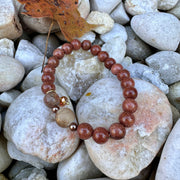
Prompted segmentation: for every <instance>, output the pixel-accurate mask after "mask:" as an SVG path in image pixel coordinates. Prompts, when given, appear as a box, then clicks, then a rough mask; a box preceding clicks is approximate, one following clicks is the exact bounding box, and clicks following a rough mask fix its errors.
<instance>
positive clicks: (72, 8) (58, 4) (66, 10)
mask: <svg viewBox="0 0 180 180" xmlns="http://www.w3.org/2000/svg"><path fill="white" fill-rule="evenodd" d="M18 1H19V2H20V3H21V4H24V5H25V6H24V8H25V10H26V12H23V14H26V15H28V16H31V17H36V18H40V17H49V18H51V19H53V20H56V21H57V22H58V24H59V26H60V29H61V32H62V33H63V35H64V36H65V38H66V39H67V40H68V41H71V40H72V39H74V38H76V37H81V36H82V35H84V34H85V33H86V32H89V31H90V30H92V29H93V28H95V27H97V25H94V24H89V23H87V22H86V20H85V19H83V18H82V17H81V16H80V13H79V11H78V9H77V7H78V0H18Z"/></svg>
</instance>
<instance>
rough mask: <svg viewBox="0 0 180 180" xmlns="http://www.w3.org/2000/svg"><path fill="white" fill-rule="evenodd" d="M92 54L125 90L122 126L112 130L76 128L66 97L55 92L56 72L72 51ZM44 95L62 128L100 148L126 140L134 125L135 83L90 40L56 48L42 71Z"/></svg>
mask: <svg viewBox="0 0 180 180" xmlns="http://www.w3.org/2000/svg"><path fill="white" fill-rule="evenodd" d="M80 48H82V49H83V50H86V51H88V50H90V52H91V53H92V55H94V56H97V57H98V59H99V61H101V62H104V66H105V67H106V68H107V69H109V70H110V71H111V72H112V74H114V75H116V76H117V79H118V80H119V81H120V82H121V87H122V89H123V96H124V98H125V100H124V101H123V103H122V109H123V112H122V113H121V114H120V115H119V122H117V123H113V124H111V126H110V128H109V130H107V129H105V128H104V127H97V128H95V129H93V127H92V126H91V125H90V124H88V123H81V124H79V125H78V124H77V123H75V122H74V119H75V115H74V112H73V111H72V110H71V109H69V108H65V105H66V104H68V98H67V97H66V96H62V97H59V96H58V94H57V93H56V92H55V85H54V81H55V76H54V74H55V68H56V67H57V66H58V65H59V62H60V60H61V59H62V58H63V57H64V55H68V54H71V52H72V51H73V50H79V49H80ZM42 82H43V84H42V87H41V89H42V92H43V93H44V94H45V96H44V103H45V104H46V106H47V107H49V108H51V109H52V111H53V112H54V113H56V115H55V119H56V123H57V124H58V125H59V126H61V127H63V128H69V129H70V130H71V131H77V133H78V135H79V138H80V139H82V140H86V139H89V138H90V137H92V138H93V139H94V141H95V142H96V143H98V144H103V143H105V142H107V140H108V139H109V138H113V139H116V140H119V139H122V138H124V136H125V134H126V129H125V128H126V127H131V126H132V125H133V124H134V122H135V117H134V114H133V113H134V112H135V111H136V110H137V108H138V105H137V102H136V101H135V99H136V97H137V95H138V93H137V90H136V88H135V87H134V86H135V82H134V80H133V79H132V78H131V77H130V73H129V71H128V70H126V69H123V66H122V65H121V64H118V63H116V61H115V60H114V59H113V58H110V57H109V55H108V53H107V52H106V51H101V47H100V46H98V45H92V44H91V42H90V41H89V40H84V41H83V42H82V43H81V42H80V41H79V40H77V39H74V40H73V41H71V42H70V43H65V44H63V45H62V47H61V49H60V48H57V49H55V50H54V52H53V56H52V57H50V58H49V59H48V62H47V64H46V65H45V66H44V68H43V75H42Z"/></svg>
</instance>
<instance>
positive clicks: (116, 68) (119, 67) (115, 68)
mask: <svg viewBox="0 0 180 180" xmlns="http://www.w3.org/2000/svg"><path fill="white" fill-rule="evenodd" d="M121 70H123V66H122V65H121V64H113V65H112V67H111V72H112V74H114V75H117V74H118V73H119V72H120V71H121Z"/></svg>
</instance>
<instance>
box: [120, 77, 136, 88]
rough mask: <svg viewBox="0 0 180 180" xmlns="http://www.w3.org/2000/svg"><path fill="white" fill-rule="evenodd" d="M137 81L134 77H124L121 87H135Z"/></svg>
mask: <svg viewBox="0 0 180 180" xmlns="http://www.w3.org/2000/svg"><path fill="white" fill-rule="evenodd" d="M134 85H135V83H134V80H133V79H132V78H124V79H122V80H121V87H122V88H123V89H124V88H128V87H134Z"/></svg>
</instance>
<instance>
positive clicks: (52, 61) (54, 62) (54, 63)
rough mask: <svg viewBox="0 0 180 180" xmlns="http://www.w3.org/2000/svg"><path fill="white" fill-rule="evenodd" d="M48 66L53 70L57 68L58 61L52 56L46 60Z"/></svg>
mask: <svg viewBox="0 0 180 180" xmlns="http://www.w3.org/2000/svg"><path fill="white" fill-rule="evenodd" d="M48 65H49V66H52V67H54V68H56V67H58V65H59V59H58V58H57V57H56V56H52V57H50V58H49V59H48Z"/></svg>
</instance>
